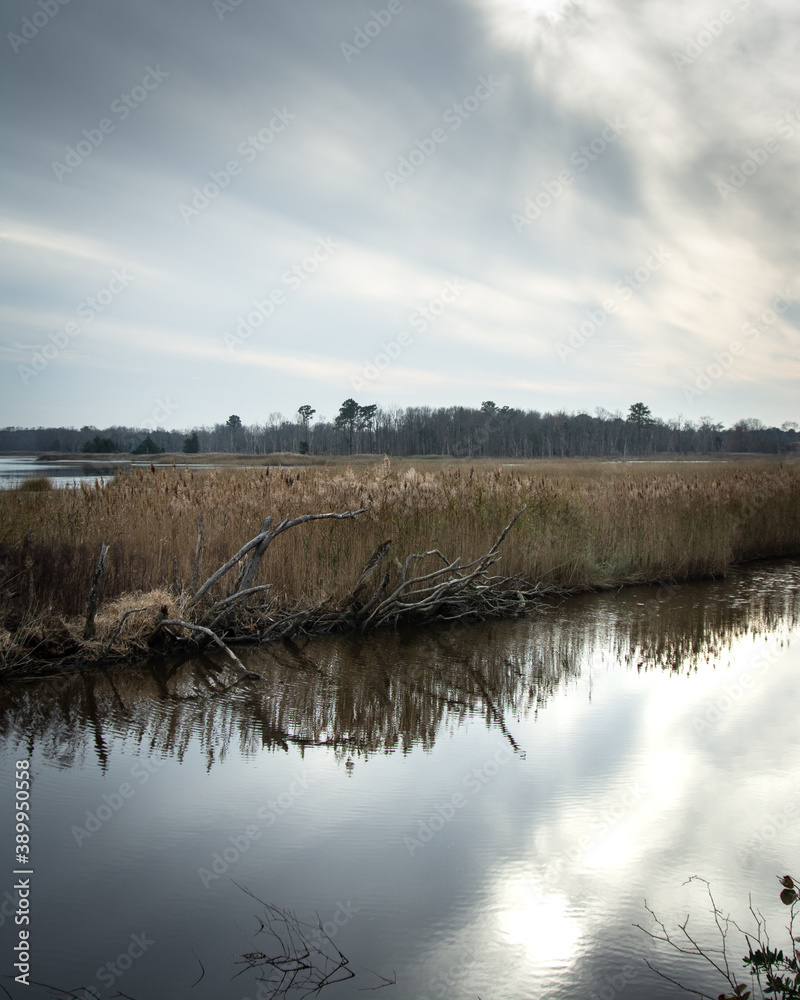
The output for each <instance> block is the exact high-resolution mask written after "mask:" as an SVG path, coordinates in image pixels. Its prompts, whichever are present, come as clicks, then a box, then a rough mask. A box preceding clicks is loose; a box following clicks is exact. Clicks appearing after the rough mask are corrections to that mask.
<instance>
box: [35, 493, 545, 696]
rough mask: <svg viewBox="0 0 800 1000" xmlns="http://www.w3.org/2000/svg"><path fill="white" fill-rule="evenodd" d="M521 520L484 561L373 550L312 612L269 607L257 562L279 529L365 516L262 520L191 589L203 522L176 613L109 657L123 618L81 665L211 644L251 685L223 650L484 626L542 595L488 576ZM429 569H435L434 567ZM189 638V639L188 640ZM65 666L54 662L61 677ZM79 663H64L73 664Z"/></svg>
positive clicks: (91, 614) (93, 597)
mask: <svg viewBox="0 0 800 1000" xmlns="http://www.w3.org/2000/svg"><path fill="white" fill-rule="evenodd" d="M524 512H525V508H524V507H523V508H522V509H521V510H520V511H518V512H517V513H516V514H515V515H514V517H513V518H512V519H511V520H510V521H509V522H508V524H507V525H506V526H505V527H504V528H503V530H502V531H501V532H500V534H499V536H498V537H497V540H496V541H495V543H494V545H492V547H491V548H490V549H489V550H488V552H486V553H485V554H484V555H482V556H479V557H478V558H477V559H473V560H472V561H470V562H467V563H464V564H463V565H462V562H461V558H460V557H458V558H455V559H449V558H448V557H447V556H446V555H445V554H444V553H442V552H441V551H440V550H439V549H430V550H428V551H425V552H412V553H409V554H408V555H406V556H405V558H404V559H403V561H402V562H401V561H400V560H399V559H397V558H395V559H393V560H390V559H389V558H388V557H389V553H390V551H391V546H392V541H391V539H386V540H384V541H383V542H381V544H380V545H379V546H378V547H377V549H376V550H375V551H374V552H373V554H372V555H371V557H370V558H369V560H368V561H367V564H366V566H365V567H364V569H363V570H362V572H361V575H360V577H359V579H358V581H357V583H356V585H355V587H354V588H353V590H352V591H351V593H350V595H349V596H348V597H347V598H346V599H345V600H344V601H340V602H338V604H334V602H333V600H332V598H331V597H327V598H325V599H324V600H322V601H321V602H320V603H318V604H316V605H314V606H312V607H308V606H305V607H294V608H289V607H286V606H281V605H280V604H279V603H278V602H275V601H274V600H270V599H269V597H268V595H269V591H270V589H271V588H272V585H271V584H269V583H264V584H260V585H255V580H256V576H257V573H258V571H259V568H260V564H261V561H262V559H263V557H264V555H265V553H266V552H267V550H268V548H269V546H270V545H271V544H272V541H273V540H274V539H275V538H276V537H277V536H278V535H280V534H282V533H283V532H284V531H288V530H289V529H290V528H294V527H297V526H299V525H301V524H305V523H306V522H308V521H319V520H346V519H352V518H356V517H358V516H359V515H361V514H364V513H366V509H365V508H360V509H358V510H353V511H345V512H343V513H340V514H336V513H326V514H303V515H302V516H300V517H295V518H289V517H283V518H282V519H281V520H280V521H279V522H278V523H277V524H276V525H273V522H272V518H270V517H266V518H265V519H264V521H263V522H262V525H261V530H260V531H259V533H258V534H257V535H256V536H255V537H254V538H251V539H250V541H249V542H246V543H245V544H244V545H243V546H242V547H241V548H240V549H239V550H238V552H236V553H235V555H233V556H232V557H231V558H230V559H228V560H227V561H226V562H225V563H223V565H222V566H220V567H219V568H218V569H217V570H215V571H214V572H213V573H212V574H211V575H210V576H209V577H208V579H207V580H206V581H205V582H204V583H203V584H202V585H201V586H200V587H199V588H198V589H197V590H195V589H194V584H195V583H196V580H197V578H198V565H199V557H200V554H201V552H202V541H203V519H202V517H201V518H200V520H199V523H198V536H197V545H196V548H195V565H194V568H193V573H192V582H191V584H190V586H189V587H188V588H185V587H184V586H183V585H182V584H181V582H180V581H179V580H178V579H177V574H175V576H176V579H175V583H174V586H173V590H174V591H175V597H176V602H177V604H178V608H177V609H176V610H177V614H176V613H175V612H174V611H172V612H171V611H170V609H169V608H168V607H167V606H166V605H165V606H163V607H162V608H161V611H160V612H159V615H158V618H157V620H156V622H155V624H154V626H153V627H152V630H151V631H150V634H149V636H148V635H146V634H142V635H140V636H139V637H138V638H136V639H133V638H129V639H128V640H127V641H126V642H125V643H121V644H118V646H117V648H116V649H113V651H112V647H113V646H114V644H115V642H116V640H117V639H118V637H119V635H120V632H121V631H122V627H123V625H124V623H125V621H126V620H127V618H128V617H129V616H130V615H133V614H138V613H141V612H143V611H144V610H145V609H144V608H130V609H128V610H127V611H125V612H124V613H123V615H122V617H121V619H120V621H119V623H118V624H117V626H116V629H115V630H114V632H113V634H112V635H111V637H110V639H108V640H106V641H105V643H104V645H103V648H102V650H99V649H90V648H88V647H87V648H85V649H83V650H81V652H80V655H79V660H80V662H85V661H86V660H90V659H93V660H97V659H98V658H99V659H100V660H101V661H109V660H111V659H123V658H127V659H130V658H132V657H134V656H136V657H138V656H140V655H146V654H147V653H148V652H149V651H150V650H153V649H158V650H159V651H160V652H172V651H178V650H187V649H190V648H194V649H202V648H204V647H205V646H207V645H208V644H209V643H213V644H215V645H217V646H219V647H220V648H221V649H222V650H223V652H224V653H225V655H226V656H227V657H228V658H229V659H230V660H231V661H232V662H233V663H234V664H235V665H236V667H237V668H238V669H239V670H240V671H241V673H242V679H247V678H254V677H257V676H258V675H256V674H251V673H250V672H249V671H248V670H247V668H246V667H245V666H244V664H243V663H242V662H241V660H240V659H239V658H238V657H237V656H236V655H235V654H234V653H233V652H232V651H231V649H230V647H229V645H228V643H229V642H230V643H233V642H236V643H240V642H258V643H268V642H276V641H286V640H287V639H291V638H292V637H293V636H298V635H306V636H308V635H312V634H325V633H332V632H342V631H351V630H357V631H361V632H368V631H372V630H374V629H382V628H397V627H398V626H401V625H408V624H416V623H426V622H432V621H447V622H452V621H483V620H485V619H487V618H498V617H517V616H519V615H522V614H525V613H527V612H528V611H529V610H530V609H531V608H533V607H536V606H537V605H538V601H539V598H540V597H541V595H542V593H543V591H542V589H541V587H540V585H538V584H536V585H531V584H529V583H527V582H526V581H524V580H523V579H522V578H521V577H520V576H519V575H517V576H513V577H505V576H502V575H493V574H491V573H490V572H489V571H490V568H491V567H492V566H493V565H494V564H495V563H496V562H497V561H498V560H499V559H500V551H499V550H500V546H501V545H502V543H503V541H504V540H505V538H506V536H507V535H508V533H509V531H510V530H511V529H512V528H513V526H514V524H515V523H516V522H517V520H518V519H519V518H520V517H521V516H522V514H523V513H524ZM107 555H108V546H107V545H106V544H105V543H103V545H102V548H101V552H100V559H99V560H98V563H97V568H96V569H95V572H94V578H93V582H92V588H91V592H90V595H89V603H88V609H87V616H86V623H85V627H84V632H83V637H84V640H88V639H92V638H94V635H95V621H94V620H95V613H96V610H97V599H98V593H99V589H100V584H101V582H102V579H103V573H104V572H105V567H106V561H107ZM431 561H433V563H434V568H432V569H430V568H429V567H430V565H431ZM234 569H235V570H236V573H235V574H232V576H231V577H230V579H231V580H232V581H233V582H232V583H230V584H229V585H228V588H227V593H223V594H219V593H218V592H217V594H215V593H214V588H216V587H217V585H221V584H222V583H223V581H224V579H225V577H226V576H227V575H228V574H230V573H232V571H233V570H234ZM187 632H188V633H189V635H186V633H187ZM67 662H68V661H59V663H58V664H55V665H54V666H53V667H52V668H51V672H52V670H57V669H59V668H60V666H65V665H66V664H67ZM72 662H75V661H74V660H70V661H69V663H72Z"/></svg>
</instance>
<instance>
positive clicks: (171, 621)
mask: <svg viewBox="0 0 800 1000" xmlns="http://www.w3.org/2000/svg"><path fill="white" fill-rule="evenodd" d="M165 625H172V626H179V627H181V628H188V629H189V630H190V631H192V632H202V633H203V634H204V635H206V636H208V638H209V639H210V640H211V641H212V642H214V643H216V644H217V646H219V647H220V649H222V650H224V651H225V653H227V655H228V656H229V657H230V658H231V659H232V660H233V662H234V663H235V664H236V666H237V667H238V668H239V669H240V670H241V671H242V673H243V674H244V675H245V676H247V677H254V678H255V677H257V678H258V679H259V680H260V679H261V676H260V674H254V673H251V671H249V670H248V669H247V667H246V666H245V665H244V664H243V663H242V661H241V660H240V659H239V657H238V656H237V655H236V653H234V651H233V650H232V649H230V647H228V646H226V645H225V643H224V642H223V641H222V639H220V637H219V636H218V635H217V634H216V632H212V631H211V629H210V628H206V627H205V625H195V624H193V623H192V622H184V621H181V620H180V619H179V618H162V619H161V620H160V621H159V623H158V625H157V626H156V631H158V630H159V629H161V628H163V627H164V626H165Z"/></svg>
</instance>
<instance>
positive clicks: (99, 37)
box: [0, 0, 800, 428]
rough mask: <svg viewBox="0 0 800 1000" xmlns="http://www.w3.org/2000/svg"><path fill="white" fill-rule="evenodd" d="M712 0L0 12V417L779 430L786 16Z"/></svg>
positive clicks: (789, 364) (793, 405) (791, 168)
mask: <svg viewBox="0 0 800 1000" xmlns="http://www.w3.org/2000/svg"><path fill="white" fill-rule="evenodd" d="M723 2H724V0H693V2H691V3H689V2H684V0H637V2H634V0H579V2H570V0H391V2H386V0H373V3H372V4H370V3H369V2H368V0H363V2H362V0H316V2H311V0H291V2H290V0H282V2H281V0H277V2H272V3H265V2H263V0H194V2H189V0H169V2H164V0H159V2H156V0H137V2H136V3H135V4H133V3H123V2H122V0H102V2H100V0H6V3H5V4H4V5H3V7H4V10H3V38H2V41H1V44H2V45H3V48H4V55H3V58H2V75H3V81H2V82H3V93H4V95H5V99H4V102H3V107H2V129H3V135H2V138H3V142H2V159H3V162H2V166H3V171H4V185H3V190H4V194H5V197H4V201H3V206H2V224H1V225H0V234H1V235H2V240H1V241H0V252H2V260H3V272H4V279H3V280H4V286H5V288H4V290H5V294H4V296H3V300H2V312H1V313H0V359H2V403H0V423H2V424H5V425H24V426H34V425H59V424H65V425H75V426H80V425H82V424H86V423H88V424H94V425H96V426H100V427H102V426H107V425H111V424H116V423H119V424H132V425H143V424H145V423H146V422H150V421H153V420H155V421H156V422H157V423H159V424H161V425H162V426H165V427H169V428H173V427H178V428H181V427H190V426H193V425H198V424H210V423H214V422H215V421H218V420H225V419H226V417H227V416H228V414H230V413H232V412H235V413H238V414H240V416H241V417H242V419H243V421H244V422H245V423H253V422H261V421H263V420H265V419H267V418H268V417H269V415H270V414H272V413H275V412H276V411H280V412H282V413H283V414H285V415H287V416H290V415H292V414H294V413H295V411H296V410H297V408H298V406H300V405H301V404H306V403H307V404H310V405H312V406H313V407H315V408H316V409H317V411H318V415H325V416H328V417H332V416H333V415H335V413H336V412H337V411H338V408H339V405H340V404H341V402H342V401H343V400H344V399H345V398H347V397H349V396H353V397H355V398H356V399H357V401H358V402H359V403H361V404H362V405H365V404H367V403H372V402H377V403H379V404H381V405H384V406H391V405H396V406H407V405H432V406H439V405H452V404H463V405H468V406H478V405H480V403H481V401H482V400H484V399H493V400H495V401H496V402H497V403H498V404H499V405H503V404H508V405H510V406H516V407H522V408H526V409H539V410H554V409H566V410H568V411H578V410H581V411H586V412H589V413H593V412H594V411H595V409H596V408H597V407H604V408H605V409H608V410H612V411H613V410H616V409H622V410H623V411H626V410H627V407H628V406H629V405H630V404H631V403H632V402H635V401H638V400H642V401H644V402H645V403H647V404H649V405H650V406H651V408H652V410H653V413H654V414H656V415H658V416H661V417H664V418H669V417H676V416H678V415H679V414H680V415H682V416H683V418H684V419H697V418H698V417H700V416H701V415H706V414H708V415H710V416H712V417H713V418H714V419H715V420H720V421H722V422H724V423H730V422H732V421H734V420H735V419H737V418H739V417H758V418H760V419H762V420H764V421H765V422H767V423H770V424H776V423H777V424H780V423H782V422H784V421H786V420H800V405H798V401H799V400H800V394H798V391H797V390H798V378H799V377H800V357H799V356H798V346H799V345H800V275H798V256H799V250H800V245H799V244H798V237H797V233H798V231H799V230H800V226H799V225H798V223H799V222H800V219H798V216H799V215H800V212H798V190H800V171H799V170H798V166H799V165H800V74H798V70H797V66H798V64H800V12H798V8H797V5H796V2H794V0H729V4H730V5H729V6H728V7H724V6H722V3H723ZM795 295H796V296H797V299H796V300H795V298H794V296H795Z"/></svg>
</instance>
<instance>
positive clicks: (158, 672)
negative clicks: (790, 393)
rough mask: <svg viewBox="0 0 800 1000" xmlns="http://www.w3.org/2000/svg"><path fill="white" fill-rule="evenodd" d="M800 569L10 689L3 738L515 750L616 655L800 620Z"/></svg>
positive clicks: (78, 748) (162, 745)
mask: <svg viewBox="0 0 800 1000" xmlns="http://www.w3.org/2000/svg"><path fill="white" fill-rule="evenodd" d="M793 566H794V564H790V565H785V566H784V567H781V568H770V569H764V570H763V571H761V570H759V571H758V572H757V574H756V575H757V579H754V571H750V570H748V571H746V572H744V573H742V575H741V576H740V577H733V578H732V579H729V580H727V581H725V582H718V583H705V584H701V585H698V586H697V587H689V588H685V589H684V588H675V589H667V588H662V587H653V588H648V589H647V590H646V591H644V590H632V591H623V592H622V593H621V594H615V593H613V592H609V593H606V594H600V595H585V596H583V597H580V598H576V599H573V600H570V601H567V602H564V603H562V604H560V605H559V606H558V607H557V608H554V609H553V610H552V611H546V612H544V613H542V614H541V615H537V616H536V619H535V620H534V619H527V620H521V621H509V622H505V621H503V622H494V623H491V624H490V623H486V624H484V625H479V626H473V627H469V628H464V627H460V626H459V627H456V628H453V629H450V628H447V627H445V626H436V627H433V628H430V629H424V630H418V629H404V630H401V631H400V632H398V633H396V634H395V633H383V634H380V635H377V634H373V635H371V636H368V637H365V638H362V637H356V636H338V637H324V638H319V639H314V640H312V641H310V642H308V643H306V644H305V645H302V646H301V645H300V644H299V643H298V644H295V643H293V642H289V643H286V644H283V643H280V644H276V645H273V646H269V647H266V648H263V649H253V650H243V651H242V652H241V655H242V657H243V658H244V660H245V663H246V665H247V667H248V668H249V669H250V670H253V671H256V672H258V673H259V674H260V675H261V676H262V678H263V680H262V681H261V682H259V683H249V682H248V683H244V684H238V685H237V686H236V687H235V688H234V689H233V690H230V689H229V687H228V686H229V685H230V684H231V683H235V682H236V681H238V679H239V678H238V672H237V671H236V670H235V669H232V668H229V667H227V666H226V663H225V659H224V657H216V656H215V657H214V658H213V659H212V658H210V657H205V656H195V657H193V658H192V659H191V660H188V661H186V662H180V661H179V660H177V659H169V660H167V661H166V662H158V661H150V662H148V663H145V664H140V665H136V666H130V665H119V666H115V667H111V668H109V669H108V670H104V671H84V672H82V673H79V674H76V673H73V674H68V675H64V676H60V677H50V678H45V679H42V680H40V681H37V682H35V683H22V682H13V681H9V682H6V683H5V684H4V686H3V688H2V691H1V692H0V737H1V738H3V739H6V740H8V741H9V752H12V750H13V748H14V747H17V746H18V747H19V748H20V751H21V752H22V751H23V749H24V750H25V751H27V752H28V753H30V752H32V748H31V746H30V743H35V745H36V747H37V748H39V750H40V751H41V752H42V753H43V755H44V756H45V757H46V758H47V759H50V760H57V761H58V762H59V763H60V764H61V765H62V766H70V765H72V764H73V763H75V762H80V761H81V760H83V759H84V758H85V756H86V755H87V754H92V753H94V754H95V755H96V756H97V757H98V759H99V761H100V764H101V766H104V760H105V759H106V758H107V756H108V755H109V754H110V753H111V751H112V750H113V749H114V746H113V744H114V743H115V742H120V743H123V742H124V744H125V746H126V747H127V748H128V750H129V751H130V749H131V744H133V745H137V746H138V747H139V750H140V752H141V753H143V754H154V755H156V756H158V757H162V756H163V757H175V758H177V759H179V760H180V759H182V758H183V756H184V755H185V754H186V753H187V752H188V751H189V748H190V747H191V746H192V745H194V746H195V747H197V746H199V747H200V749H201V751H202V752H203V753H204V754H205V755H206V756H207V759H208V766H209V768H210V767H212V766H213V765H214V762H215V761H216V760H218V759H221V758H222V757H223V756H224V755H225V753H226V751H227V750H228V749H229V748H230V749H236V750H237V751H238V752H239V753H241V754H244V755H255V754H260V753H263V752H264V751H265V750H269V749H273V750H282V751H286V750H288V749H289V747H295V748H296V749H297V750H298V751H299V752H300V753H303V752H305V749H306V748H309V747H315V746H320V745H324V746H326V747H328V748H329V749H331V750H332V751H333V752H334V753H335V754H336V755H337V757H339V759H341V760H347V759H348V758H350V757H357V756H359V755H363V756H367V755H370V754H374V753H385V752H390V751H393V750H397V751H401V752H405V751H407V750H408V749H410V748H411V747H412V746H415V745H421V746H423V747H425V748H430V747H432V746H433V744H434V742H435V739H436V735H437V733H438V732H439V730H440V728H441V727H442V726H443V724H445V723H450V724H458V723H459V722H460V721H463V720H464V719H465V718H466V717H467V716H469V715H470V714H472V713H478V714H480V715H482V716H483V717H484V718H485V719H486V723H487V725H489V726H492V727H495V728H496V729H497V731H498V733H501V732H502V731H503V729H505V730H507V732H508V733H509V734H510V735H511V736H512V737H513V738H514V742H516V740H517V737H518V736H519V733H518V725H517V723H518V720H519V719H520V718H522V717H525V716H528V715H530V714H535V713H537V712H538V711H540V710H546V708H547V705H548V703H549V702H550V700H551V699H552V697H553V696H554V694H555V692H556V691H558V690H559V689H560V688H561V687H562V686H563V685H564V684H567V683H571V682H573V681H574V678H575V677H577V676H578V675H579V674H580V673H581V670H582V669H583V667H584V665H585V664H588V663H590V662H591V661H593V660H596V659H597V656H598V652H599V651H600V650H601V649H603V650H609V651H612V653H613V655H614V657H615V658H617V659H618V660H619V661H621V662H624V663H627V664H629V665H630V667H631V668H632V669H639V670H647V669H666V670H673V671H675V670H677V671H680V672H687V671H690V670H694V669H695V668H696V666H697V664H698V663H702V662H703V661H705V660H707V659H712V660H713V659H718V658H721V654H722V653H723V652H724V650H726V649H728V648H730V646H731V644H732V643H733V642H734V641H736V640H737V639H739V638H741V637H742V636H745V635H751V636H755V635H767V634H770V633H776V632H783V631H784V630H786V629H788V628H791V627H792V626H793V625H795V624H796V623H797V621H798V620H800V586H798V582H800V570H798V569H797V568H796V567H795V568H792V567H793ZM600 623H602V628H600V627H598V626H599V624H600ZM487 695H488V697H487ZM506 738H507V739H508V737H506ZM523 749H528V748H526V747H523Z"/></svg>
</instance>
